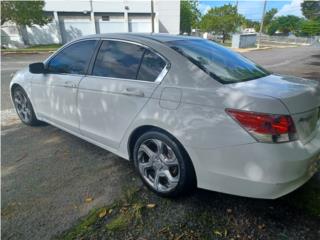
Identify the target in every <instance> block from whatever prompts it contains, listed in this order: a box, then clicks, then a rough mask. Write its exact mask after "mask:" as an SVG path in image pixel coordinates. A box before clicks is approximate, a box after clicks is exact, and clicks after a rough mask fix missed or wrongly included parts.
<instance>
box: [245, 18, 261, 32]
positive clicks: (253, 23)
mask: <svg viewBox="0 0 320 240" xmlns="http://www.w3.org/2000/svg"><path fill="white" fill-rule="evenodd" d="M242 27H244V28H254V30H255V31H256V32H259V29H260V22H258V21H252V20H250V19H244V20H243V22H242Z"/></svg>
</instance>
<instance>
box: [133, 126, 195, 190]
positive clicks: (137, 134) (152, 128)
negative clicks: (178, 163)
mask: <svg viewBox="0 0 320 240" xmlns="http://www.w3.org/2000/svg"><path fill="white" fill-rule="evenodd" d="M148 131H159V132H161V133H164V134H166V135H167V136H169V137H170V138H172V140H173V141H175V142H176V143H177V144H178V146H179V147H180V148H181V149H182V151H183V154H184V155H185V156H186V157H187V158H188V160H189V161H190V163H191V164H192V168H193V172H194V176H195V178H196V179H195V181H196V184H197V174H196V171H195V167H194V164H193V161H192V159H191V157H190V155H189V153H188V151H187V150H186V148H185V147H184V146H183V145H182V143H181V142H180V141H179V140H178V139H177V138H176V137H175V136H174V135H172V134H171V133H170V132H168V131H166V130H164V129H163V128H160V127H157V126H153V125H143V126H139V127H137V128H136V129H134V130H133V131H132V133H131V134H130V136H129V138H128V144H127V150H128V155H129V160H130V161H133V149H134V145H135V143H136V141H137V140H138V138H139V137H140V136H141V135H142V134H144V133H146V132H148Z"/></svg>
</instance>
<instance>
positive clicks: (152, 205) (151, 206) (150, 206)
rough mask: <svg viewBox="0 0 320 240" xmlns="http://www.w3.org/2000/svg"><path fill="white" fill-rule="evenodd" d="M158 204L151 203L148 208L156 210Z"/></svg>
mask: <svg viewBox="0 0 320 240" xmlns="http://www.w3.org/2000/svg"><path fill="white" fill-rule="evenodd" d="M155 207H156V204H155V203H149V204H147V208H155Z"/></svg>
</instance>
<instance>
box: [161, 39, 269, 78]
mask: <svg viewBox="0 0 320 240" xmlns="http://www.w3.org/2000/svg"><path fill="white" fill-rule="evenodd" d="M166 44H167V45H169V46H170V47H171V48H172V49H174V50H175V51H176V52H178V53H180V54H181V55H183V56H184V57H186V58H187V59H189V60H190V61H191V62H192V63H194V64H195V65H197V66H198V67H199V68H200V69H202V70H203V71H204V72H206V73H207V74H208V75H210V76H211V77H212V78H214V79H216V80H217V81H219V82H221V83H223V84H226V83H237V82H243V81H248V80H253V79H257V78H261V77H264V76H267V75H269V73H268V72H267V71H266V70H264V69H263V68H262V67H260V66H258V65H257V64H255V63H253V62H251V61H250V60H248V59H246V58H244V57H242V56H241V55H240V54H237V53H235V52H232V51H231V50H229V49H227V48H225V47H222V46H220V45H218V44H216V43H214V42H212V41H208V40H200V39H199V40H198V39H192V40H176V41H170V42H167V43H166Z"/></svg>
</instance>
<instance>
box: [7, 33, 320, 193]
mask: <svg viewBox="0 0 320 240" xmlns="http://www.w3.org/2000/svg"><path fill="white" fill-rule="evenodd" d="M86 41H93V42H91V43H92V44H91V45H90V46H89V47H88V46H81V47H79V48H78V49H77V51H75V54H77V53H78V54H79V55H81V56H83V55H85V56H86V59H87V60H85V59H84V60H83V61H86V62H85V63H84V62H81V61H80V62H79V63H77V64H74V63H72V62H67V63H63V64H62V63H61V61H62V60H59V61H60V62H59V61H58V60H54V59H55V57H56V56H58V55H59V53H60V54H61V55H62V57H61V59H63V57H65V58H68V54H67V53H63V50H64V49H68V48H69V47H70V46H76V45H75V44H79V43H81V44H82V43H85V42H86ZM118 43H121V44H122V45H121V44H120V45H121V48H120V47H119V46H118V45H117V44H118ZM104 44H105V45H106V46H104ZM175 44H176V45H175ZM202 44H204V45H205V46H204V47H201V46H198V45H202ZM208 44H209V45H210V46H209V45H208ZM211 44H213V45H211ZM207 45H208V46H209V47H208V51H209V52H210V51H212V53H210V54H211V55H208V56H207V55H205V54H207V53H205V51H204V52H202V50H203V49H206V47H207ZM90 47H91V48H90ZM138 47H141V48H142V49H144V50H142V51H144V53H141V49H140V48H139V49H140V50H139V49H138ZM90 49H91V50H90ZM108 49H109V50H108ZM110 49H113V50H112V51H113V52H112V53H111V52H108V51H111V50H110ZM123 49H127V50H123ZM135 49H136V50H135ZM194 49H200V52H201V53H200V54H203V56H204V57H202V56H195V55H196V54H197V52H193V50H194ZM147 50H148V51H150V52H151V53H152V57H150V59H151V60H152V59H153V60H152V61H159V63H157V64H154V65H152V64H153V63H152V61H151V67H148V66H143V63H144V59H145V55H144V54H147V53H146V52H147ZM70 51H71V50H70ZM102 51H106V53H108V54H105V55H101V56H100V55H99V54H100V53H101V52H102ZM122 51H128V52H130V51H131V52H130V54H131V55H130V57H128V58H127V60H125V61H126V63H122V61H124V60H123V59H120V57H119V56H121V54H122ZM66 52H67V51H66ZM186 53H188V55H187V56H186ZM63 54H66V55H65V56H63ZM101 54H102V53H101ZM213 54H214V55H213ZM66 56H67V57H66ZM104 56H106V57H104ZM137 56H140V57H137ZM224 56H225V57H224ZM206 57H207V58H206ZM57 58H58V59H59V57H57ZM109 58H113V59H116V60H112V61H113V62H112V61H111V60H110V59H109ZM138 58H139V59H138ZM140 58H141V59H140ZM215 58H217V59H218V60H216V59H215ZM155 59H156V60H155ZM211 60H212V62H214V61H216V62H215V63H214V64H212V62H211ZM70 61H71V60H70ZM72 61H73V60H72ZM74 61H78V60H77V59H74ZM137 62H139V63H140V65H139V66H140V68H141V67H142V68H143V70H140V69H139V70H132V69H136V67H137V66H136V65H137V64H136V63H137ZM237 62H240V63H241V64H240V65H239V66H238V65H237ZM220 63H221V65H220ZM222 63H223V64H224V65H223V64H222ZM59 64H60V65H59ZM81 64H82V65H83V66H84V68H83V69H82V70H81V71H82V72H80V73H79V72H77V71H80V70H77V67H78V66H82V65H81ZM99 64H100V65H102V66H101V67H99ZM121 64H122V65H121ZM246 64H247V65H246ZM51 65H52V66H53V67H52V69H53V70H50V71H51V72H50V71H49V70H48V72H46V73H45V74H33V73H30V71H29V70H28V69H24V70H21V71H19V72H17V73H16V75H15V76H14V78H13V80H12V82H11V89H12V91H13V90H14V88H15V87H16V86H21V88H23V90H24V91H25V92H26V94H27V96H28V98H29V99H30V102H31V104H32V106H33V109H34V113H35V115H36V118H37V119H38V120H41V121H44V122H47V123H49V124H52V125H54V126H57V127H59V128H61V129H63V130H65V131H67V132H69V133H71V134H74V135H76V136H78V137H80V138H82V139H84V140H87V141H89V142H91V143H93V144H95V145H98V146H100V147H102V148H104V149H106V150H108V151H111V152H113V153H115V154H117V155H119V156H121V157H122V158H125V159H128V160H130V159H132V158H133V154H134V153H133V152H134V151H133V145H134V144H135V141H136V139H137V138H138V137H139V136H140V135H141V134H142V133H145V132H148V131H150V129H156V130H159V131H161V132H163V133H165V134H167V135H168V136H170V137H171V138H173V139H175V141H176V143H178V144H179V145H180V146H181V147H182V148H183V149H184V151H185V153H186V155H187V156H188V158H190V160H191V163H192V167H193V169H194V172H195V176H196V185H197V187H199V188H203V189H208V190H214V191H219V192H224V193H229V194H235V195H240V196H248V197H254V198H270V199H273V198H277V197H280V196H282V195H285V194H287V193H289V192H291V191H293V190H294V189H296V188H298V187H299V186H301V185H302V184H303V183H305V182H306V181H307V180H308V179H309V178H310V177H311V176H312V175H313V174H315V172H316V171H317V169H318V164H319V158H320V128H319V126H320V121H319V116H320V85H319V83H318V82H316V81H313V80H306V79H301V78H296V77H291V76H281V75H276V74H270V73H268V72H267V71H265V70H263V69H262V68H260V67H258V66H257V65H254V64H253V63H252V62H250V61H249V60H246V59H244V58H243V57H241V56H240V55H238V54H235V53H233V52H231V50H227V49H225V48H223V47H221V46H218V45H217V44H214V43H209V42H208V41H207V40H203V39H199V38H192V37H183V36H171V35H166V34H100V35H93V36H87V37H83V38H80V39H77V40H75V41H73V42H71V43H68V44H66V45H65V46H63V47H62V49H60V50H58V51H57V52H56V53H54V54H53V55H52V56H50V57H49V58H48V59H47V60H46V61H45V62H44V66H45V67H46V68H48V69H49V68H50V67H51ZM62 65H63V67H65V68H68V66H69V67H70V66H73V65H74V66H76V67H74V68H75V69H76V70H75V73H74V72H72V71H73V70H72V71H70V72H68V73H59V71H57V72H55V71H56V70H55V67H56V68H60V67H61V66H62ZM118 65H121V66H122V67H118ZM105 66H109V67H107V68H106V67H105ZM159 66H160V67H159ZM230 66H231V67H232V66H235V68H234V69H231V67H230ZM241 66H243V69H244V71H242V72H241V71H239V69H237V67H239V68H241ZM251 66H252V68H253V69H254V70H252V71H251V70H250V71H249V70H248V72H245V71H246V69H249V68H250V67H251ZM223 67H225V68H226V69H227V70H226V71H224V70H223ZM229 67H230V69H231V70H230V71H229ZM70 68H71V67H70ZM96 68H97V70H95V69H96ZM131 68H132V69H131ZM212 69H213V70H212ZM67 71H69V70H67ZM141 71H142V72H143V71H144V73H143V74H144V75H145V76H141V79H140V77H138V75H140V73H141ZM215 71H216V72H219V74H220V75H219V76H218V75H215ZM243 72H244V73H243ZM155 73H156V74H155ZM108 74H109V75H110V74H111V75H112V74H115V75H116V76H120V77H106V76H109V75H108ZM122 74H127V75H125V76H129V77H125V76H123V75H122ZM135 74H136V75H135ZM247 75H248V76H249V75H250V76H253V77H247ZM112 76H113V75H112ZM130 76H132V77H130ZM134 76H135V77H134ZM151 76H153V78H152V77H151ZM221 76H223V77H221ZM237 76H239V79H240V76H245V77H246V78H245V77H244V78H243V79H240V80H239V81H238V80H237ZM149 77H150V79H151V78H152V79H151V80H150V79H148V78H149ZM133 78H135V79H133ZM146 79H148V80H146ZM219 79H220V80H219ZM230 79H231V80H230ZM246 114H247V115H246ZM250 114H254V119H261V118H264V119H276V118H277V119H278V118H279V119H280V120H274V121H282V120H283V121H284V124H285V125H286V126H287V125H288V126H287V127H288V129H289V127H290V126H289V125H290V124H291V125H292V126H291V129H292V131H293V135H294V136H293V135H292V136H291V135H290V136H289V133H288V134H287V133H285V134H284V136H283V139H282V135H281V134H280V135H281V136H280V135H278V136H277V137H276V138H274V136H273V135H272V137H271V138H269V135H268V137H267V138H268V139H264V137H263V136H262V135H261V134H260V133H258V134H256V133H255V132H253V131H255V129H253V128H250V127H249V128H248V127H247V126H246V125H243V124H242V122H241V121H246V119H250V117H251V115H250ZM259 114H260V115H259ZM270 116H271V117H270ZM282 116H283V118H282ZM241 117H242V118H243V119H241ZM281 119H282V120H281ZM266 121H267V120H266ZM268 121H269V120H268ZM270 121H273V120H270ZM244 124H251V123H244ZM272 124H273V123H272ZM276 124H277V123H276ZM272 126H273V125H272ZM275 126H276V127H277V126H278V125H275ZM280 127H281V126H280ZM288 131H289V130H288ZM286 134H287V135H286ZM270 136H271V135H270ZM92 164H94V162H93V163H92Z"/></svg>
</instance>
